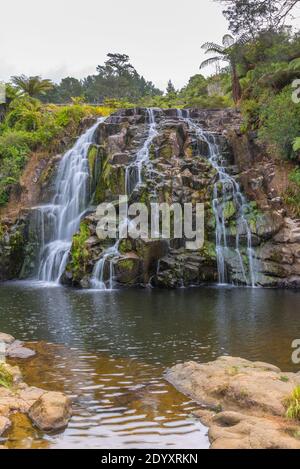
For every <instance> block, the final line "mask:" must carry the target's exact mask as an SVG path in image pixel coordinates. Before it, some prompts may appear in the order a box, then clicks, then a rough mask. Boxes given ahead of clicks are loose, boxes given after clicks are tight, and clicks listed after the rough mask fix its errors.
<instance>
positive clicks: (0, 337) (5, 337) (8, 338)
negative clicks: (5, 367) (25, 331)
mask: <svg viewBox="0 0 300 469" xmlns="http://www.w3.org/2000/svg"><path fill="white" fill-rule="evenodd" d="M14 341H15V338H14V337H13V336H12V335H9V334H5V333H4V332H0V342H4V343H5V344H8V345H9V344H12V343H13V342H14Z"/></svg>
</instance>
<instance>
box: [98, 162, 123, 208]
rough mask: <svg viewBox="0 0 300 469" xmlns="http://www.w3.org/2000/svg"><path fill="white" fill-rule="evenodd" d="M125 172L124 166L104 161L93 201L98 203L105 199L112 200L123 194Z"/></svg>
mask: <svg viewBox="0 0 300 469" xmlns="http://www.w3.org/2000/svg"><path fill="white" fill-rule="evenodd" d="M125 172H126V168H125V167H124V166H118V165H111V164H110V163H109V162H108V161H106V162H105V164H104V168H103V170H102V172H101V175H100V178H99V180H98V183H97V187H96V192H95V203H98V204H100V203H101V202H105V201H107V200H114V199H116V198H117V197H118V196H119V195H124V194H125Z"/></svg>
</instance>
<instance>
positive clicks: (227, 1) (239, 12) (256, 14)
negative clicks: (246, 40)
mask: <svg viewBox="0 0 300 469" xmlns="http://www.w3.org/2000/svg"><path fill="white" fill-rule="evenodd" d="M215 1H217V2H220V3H223V4H224V5H226V8H225V10H224V11H223V14H224V16H225V17H226V18H227V19H228V21H229V29H230V31H232V33H233V34H234V35H237V36H239V35H241V34H244V33H247V34H251V36H252V37H254V36H255V35H256V34H257V33H258V32H260V31H264V30H269V31H276V30H278V29H279V28H280V27H281V26H283V25H284V23H285V21H286V20H287V18H288V17H290V16H291V14H292V11H293V9H294V8H295V7H296V5H297V4H299V2H300V0H215Z"/></svg>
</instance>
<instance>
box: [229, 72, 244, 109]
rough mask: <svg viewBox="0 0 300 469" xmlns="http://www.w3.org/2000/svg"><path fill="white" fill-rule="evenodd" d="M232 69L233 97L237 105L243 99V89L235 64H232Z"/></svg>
mask: <svg viewBox="0 0 300 469" xmlns="http://www.w3.org/2000/svg"><path fill="white" fill-rule="evenodd" d="M231 69H232V72H231V76H232V96H233V100H234V102H235V104H237V103H238V102H239V100H240V99H241V96H242V88H241V85H240V80H239V77H238V74H237V69H236V65H235V64H234V63H233V64H231Z"/></svg>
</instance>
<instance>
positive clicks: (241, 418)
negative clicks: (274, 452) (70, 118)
mask: <svg viewBox="0 0 300 469" xmlns="http://www.w3.org/2000/svg"><path fill="white" fill-rule="evenodd" d="M166 379H167V380H168V381H169V382H170V383H171V384H173V385H174V386H175V387H176V388H177V389H178V390H179V391H181V392H183V393H184V394H186V395H188V396H189V397H191V398H192V399H194V400H195V401H197V402H198V403H199V404H201V406H202V410H200V411H199V412H197V415H198V416H199V417H200V419H201V420H202V421H203V423H204V424H205V425H207V426H208V427H209V438H210V442H211V447H212V448H220V449H221V448H222V449H223V448H228V449H229V448H243V449H247V448H261V449H262V448H270V449H271V448H285V449H288V448H300V438H299V436H300V422H299V420H290V419H287V418H286V410H287V404H286V401H287V399H288V398H289V397H290V395H291V394H292V392H293V390H294V389H295V388H296V387H297V386H299V385H300V374H299V373H282V372H281V370H280V369H279V368H277V367H275V366H273V365H269V364H267V363H261V362H250V361H248V360H244V359H242V358H234V357H220V358H219V359H218V360H216V361H214V362H210V363H205V364H198V363H195V362H188V363H183V364H179V365H176V366H174V367H173V368H171V369H170V370H168V371H167V373H166Z"/></svg>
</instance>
